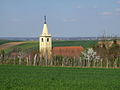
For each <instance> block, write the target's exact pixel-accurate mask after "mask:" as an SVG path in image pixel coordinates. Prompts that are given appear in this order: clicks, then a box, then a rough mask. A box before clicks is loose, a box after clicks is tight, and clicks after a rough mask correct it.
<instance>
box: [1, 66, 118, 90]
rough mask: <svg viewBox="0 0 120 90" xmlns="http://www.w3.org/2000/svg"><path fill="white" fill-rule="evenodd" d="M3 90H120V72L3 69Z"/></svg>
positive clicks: (65, 69)
mask: <svg viewBox="0 0 120 90" xmlns="http://www.w3.org/2000/svg"><path fill="white" fill-rule="evenodd" d="M0 90H120V69H103V68H102V69H101V68H78V67H76V68H75V67H74V68H73V67H40V66H17V65H0Z"/></svg>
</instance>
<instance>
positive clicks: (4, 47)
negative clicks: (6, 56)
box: [0, 42, 25, 50]
mask: <svg viewBox="0 0 120 90" xmlns="http://www.w3.org/2000/svg"><path fill="white" fill-rule="evenodd" d="M23 43H25V42H10V43H5V44H2V45H0V50H3V49H6V48H9V47H13V46H16V45H19V44H23Z"/></svg>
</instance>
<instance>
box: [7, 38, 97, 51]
mask: <svg viewBox="0 0 120 90" xmlns="http://www.w3.org/2000/svg"><path fill="white" fill-rule="evenodd" d="M97 42H98V41H94V40H79V41H53V42H52V45H53V47H61V46H82V47H84V48H90V47H92V46H93V45H95V44H96V43H97ZM15 48H21V49H22V51H23V52H25V51H30V50H38V48H39V42H38V41H25V43H24V44H20V45H16V46H14V47H11V48H7V49H6V50H5V51H6V52H8V53H9V52H11V51H13V49H15Z"/></svg>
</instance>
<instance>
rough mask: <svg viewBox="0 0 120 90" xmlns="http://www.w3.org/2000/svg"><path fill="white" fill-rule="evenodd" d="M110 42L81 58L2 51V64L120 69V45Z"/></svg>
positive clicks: (17, 50) (16, 50) (36, 52)
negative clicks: (49, 56)
mask: <svg viewBox="0 0 120 90" xmlns="http://www.w3.org/2000/svg"><path fill="white" fill-rule="evenodd" d="M106 42H109V41H103V43H101V44H97V45H94V46H93V47H92V48H87V49H85V50H84V51H83V52H82V53H80V56H79V57H75V56H72V57H67V56H60V55H51V58H50V59H49V58H48V55H46V56H42V54H40V53H39V52H38V51H36V50H28V51H26V52H23V50H22V49H21V48H15V49H14V50H13V51H12V52H11V53H9V54H6V53H5V51H4V50H1V51H0V64H19V65H27V66H29V65H30V66H32V65H33V66H62V67H66V66H68V67H82V68H85V67H87V68H89V67H93V68H95V67H98V68H118V67H120V45H119V44H118V43H117V40H114V41H113V42H112V44H111V46H110V45H108V44H106Z"/></svg>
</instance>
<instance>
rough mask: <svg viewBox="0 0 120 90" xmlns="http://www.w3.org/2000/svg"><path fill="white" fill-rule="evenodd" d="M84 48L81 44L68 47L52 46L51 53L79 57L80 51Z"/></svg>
mask: <svg viewBox="0 0 120 90" xmlns="http://www.w3.org/2000/svg"><path fill="white" fill-rule="evenodd" d="M83 50H84V48H83V47H81V46H69V47H54V48H53V49H52V53H53V55H61V56H70V57H79V56H80V53H81V52H82V51H83Z"/></svg>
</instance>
